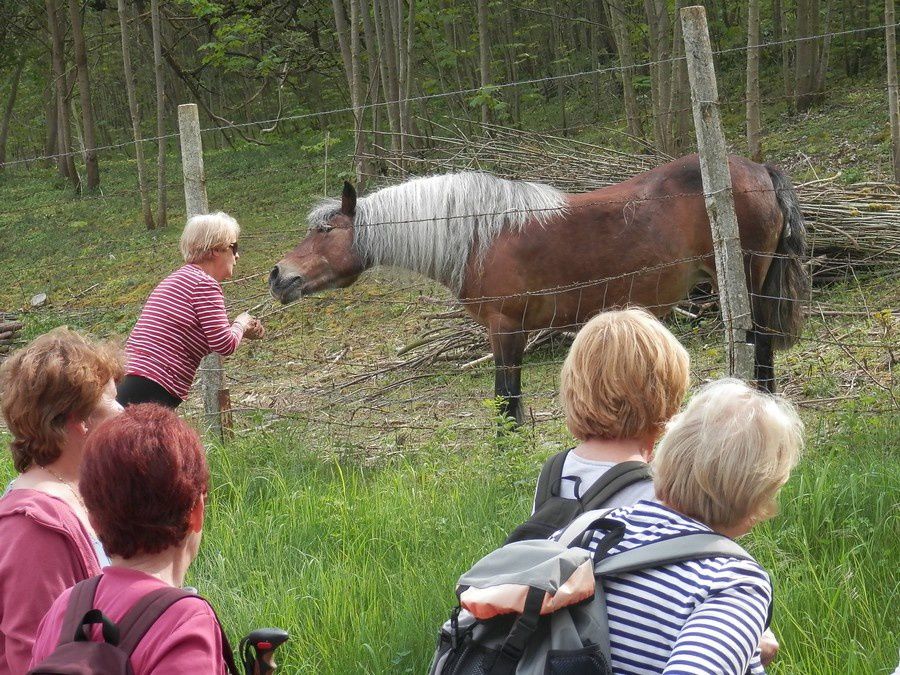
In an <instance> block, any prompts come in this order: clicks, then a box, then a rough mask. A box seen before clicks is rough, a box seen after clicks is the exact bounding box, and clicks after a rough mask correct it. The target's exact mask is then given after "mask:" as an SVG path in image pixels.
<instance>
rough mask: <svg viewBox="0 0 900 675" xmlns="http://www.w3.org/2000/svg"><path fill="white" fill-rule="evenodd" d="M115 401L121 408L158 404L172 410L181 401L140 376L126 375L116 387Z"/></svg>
mask: <svg viewBox="0 0 900 675" xmlns="http://www.w3.org/2000/svg"><path fill="white" fill-rule="evenodd" d="M116 400H117V401H118V402H119V405H121V406H122V407H123V408H127V407H128V406H130V405H133V404H135V403H159V404H160V405H164V406H166V407H167V408H172V409H173V410H174V409H175V408H177V407H178V406H180V405H181V399H180V398H178V397H177V396H172V394H170V393H169V392H168V391H166V390H165V388H164V387H162V386H161V385H159V384H157V383H156V382H154V381H153V380H148V379H147V378H146V377H141V376H140V375H126V376H125V377H123V378H122V381H121V382H119V384H118V385H117V386H116Z"/></svg>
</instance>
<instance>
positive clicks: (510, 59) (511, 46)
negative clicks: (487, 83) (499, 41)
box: [503, 3, 522, 126]
mask: <svg viewBox="0 0 900 675" xmlns="http://www.w3.org/2000/svg"><path fill="white" fill-rule="evenodd" d="M503 23H504V26H503V29H504V31H505V37H506V45H504V50H503V53H504V57H505V59H506V81H507V82H516V81H518V79H519V74H518V67H517V65H516V50H515V41H516V40H515V34H514V33H513V28H514V26H516V25H517V23H518V22H517V21H516V13H515V7H514V6H513V4H512V3H510V4H508V5H507V7H506V21H504V22H503ZM508 92H509V94H508V95H509V99H510V106H509V112H510V116H511V117H512V123H513V126H519V124H520V123H521V121H522V120H521V116H520V114H519V100H520V96H521V93H520V91H519V87H509V89H508Z"/></svg>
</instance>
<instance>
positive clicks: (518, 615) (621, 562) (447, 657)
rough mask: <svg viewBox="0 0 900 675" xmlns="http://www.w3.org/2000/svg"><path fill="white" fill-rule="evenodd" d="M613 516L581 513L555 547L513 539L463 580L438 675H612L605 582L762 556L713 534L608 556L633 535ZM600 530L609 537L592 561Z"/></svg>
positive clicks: (435, 666) (444, 632)
mask: <svg viewBox="0 0 900 675" xmlns="http://www.w3.org/2000/svg"><path fill="white" fill-rule="evenodd" d="M611 510H612V509H606V510H598V511H589V512H587V513H584V514H582V515H581V516H579V517H578V518H577V519H576V520H574V521H573V522H572V523H571V524H570V525H569V526H568V527H567V528H566V529H565V530H564V531H563V533H562V535H561V536H560V537H559V538H558V540H556V541H550V540H546V539H545V540H526V541H517V542H513V543H511V544H506V545H505V546H503V547H501V548H498V549H496V550H495V551H493V552H492V553H490V554H488V555H487V556H485V557H484V558H482V559H481V560H479V561H478V562H477V563H475V566H474V567H472V569H470V570H469V571H468V572H466V573H465V574H463V575H462V576H461V577H460V578H459V582H458V585H457V589H456V593H457V596H458V598H459V606H458V607H457V608H455V609H454V610H453V612H452V614H451V616H450V620H449V621H447V622H446V623H445V624H444V625H443V627H442V629H441V632H440V636H439V637H438V645H437V650H436V652H435V655H434V658H433V660H432V664H431V669H430V671H429V672H430V675H513V674H515V675H612V668H611V666H610V646H609V626H608V623H607V614H606V599H605V597H604V593H603V585H602V584H601V583H600V578H601V577H603V576H607V575H610V576H611V575H617V574H623V573H625V572H633V571H635V570H641V569H649V568H653V567H661V566H663V565H668V564H671V563H676V562H682V561H686V560H702V559H705V558H713V557H717V556H728V557H732V558H740V559H746V560H753V558H752V557H751V556H750V555H749V554H748V553H747V552H746V551H745V550H744V549H743V548H741V547H740V546H739V545H738V544H736V543H734V542H733V541H732V540H730V539H728V538H727V537H724V536H722V535H719V534H714V533H697V534H686V535H682V536H676V537H673V538H671V539H666V540H665V541H660V542H654V543H652V544H646V545H644V546H640V547H639V548H635V549H631V550H629V551H624V552H622V553H617V554H614V555H610V556H607V555H606V553H607V551H609V550H610V549H611V548H612V547H613V546H615V545H616V544H617V543H618V542H619V541H621V539H622V537H623V535H624V532H625V526H624V525H623V524H622V523H620V522H618V521H615V520H612V519H610V518H607V517H606V516H607V514H608V513H609V512H610V511H611ZM595 531H602V532H604V533H605V534H604V536H603V539H602V540H601V541H600V542H599V545H598V547H597V550H596V551H595V553H594V555H593V556H592V554H591V552H590V551H589V550H588V549H587V545H588V544H589V543H590V541H591V539H592V537H593V534H594V532H595ZM595 560H596V561H599V562H594V561H595ZM464 608H465V609H464ZM470 610H471V611H470Z"/></svg>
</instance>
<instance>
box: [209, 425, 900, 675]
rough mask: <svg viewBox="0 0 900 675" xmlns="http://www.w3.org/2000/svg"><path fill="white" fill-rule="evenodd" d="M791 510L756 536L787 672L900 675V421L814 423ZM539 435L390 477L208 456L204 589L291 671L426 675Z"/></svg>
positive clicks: (389, 472)
mask: <svg viewBox="0 0 900 675" xmlns="http://www.w3.org/2000/svg"><path fill="white" fill-rule="evenodd" d="M810 436H811V438H812V441H811V443H810V446H809V448H808V450H807V453H806V455H805V457H804V460H803V462H802V463H801V465H800V466H799V467H798V469H797V470H796V472H795V474H794V476H793V477H792V479H791V481H790V482H789V484H788V485H787V486H786V488H785V489H784V491H783V492H782V496H781V504H782V509H781V513H780V515H778V516H777V517H776V518H775V519H774V520H772V521H770V522H769V523H767V524H765V525H762V526H760V527H758V528H757V530H755V531H754V532H753V533H751V535H750V536H749V537H748V538H747V541H746V542H745V543H746V544H747V546H748V548H749V549H750V550H751V551H752V552H753V553H754V554H755V555H756V556H757V557H758V558H759V561H760V562H761V563H762V564H763V565H764V566H765V567H766V568H767V569H768V570H770V572H771V574H772V577H773V581H774V585H775V589H776V591H775V597H776V605H775V611H774V620H773V627H774V630H775V631H776V633H777V634H778V636H779V638H780V640H781V642H782V650H781V654H780V656H779V659H778V661H777V662H776V665H775V666H773V668H772V670H771V672H774V673H804V674H807V673H809V674H822V675H825V674H838V673H860V674H862V673H877V672H890V669H892V668H893V666H894V665H896V659H897V648H898V647H900V613H898V611H897V608H898V607H900V589H898V585H900V577H898V574H897V572H898V569H900V545H898V541H900V508H898V499H897V497H898V488H900V456H898V441H900V433H898V424H897V422H896V420H893V419H891V418H890V417H887V416H881V417H869V418H864V417H859V416H854V415H843V416H839V417H829V418H827V419H824V420H822V421H821V422H820V424H819V426H818V428H811V429H810ZM539 444H540V442H539V440H538V439H536V438H533V437H529V436H527V435H526V436H525V437H523V438H521V439H520V440H517V441H514V442H512V443H508V444H506V445H505V446H503V447H500V446H498V445H497V443H496V442H494V441H493V440H488V441H485V442H484V443H483V444H482V445H480V446H478V447H468V448H459V447H455V444H454V442H453V440H452V437H448V438H447V439H446V442H444V439H441V438H437V439H436V440H435V442H434V443H433V444H431V445H430V446H428V447H425V448H421V449H420V450H419V451H418V453H417V454H415V455H413V456H410V457H408V458H407V459H403V460H400V461H397V462H394V463H390V464H386V465H381V466H379V467H377V468H363V467H361V466H359V465H342V464H340V463H337V462H335V461H328V460H322V459H319V458H317V457H316V453H317V452H319V451H320V450H321V449H322V448H325V447H327V446H328V441H327V439H321V440H320V442H319V443H316V444H315V445H314V446H313V447H311V446H309V445H305V444H302V443H299V442H298V441H297V439H296V437H292V436H290V435H286V436H280V435H275V436H269V437H265V438H258V439H252V440H248V441H243V442H239V443H235V444H232V445H229V446H227V447H215V448H213V449H212V450H211V455H210V457H211V464H212V469H213V477H214V479H213V484H214V489H213V491H212V495H211V500H210V508H209V517H208V523H207V528H206V532H205V535H204V536H205V539H204V544H203V547H202V551H201V555H200V558H199V559H198V561H197V562H196V563H195V565H194V567H193V568H192V573H191V577H192V578H191V581H192V582H193V583H194V584H195V585H197V586H198V587H200V588H201V589H202V591H203V592H204V593H206V594H207V595H208V596H209V597H210V598H212V599H213V601H214V602H215V604H216V607H217V608H218V609H219V613H220V615H221V616H222V617H223V620H224V621H225V622H226V623H227V624H228V627H229V630H230V631H231V633H232V634H233V635H235V636H237V635H239V634H241V633H243V632H245V631H247V630H249V629H251V628H252V627H254V626H257V625H261V624H274V625H278V626H281V627H283V628H286V629H287V630H289V631H290V632H291V634H292V636H293V637H292V640H291V642H290V643H289V644H288V645H287V646H286V648H285V649H284V653H283V654H282V655H281V659H282V661H283V663H284V669H285V672H317V673H334V674H338V673H407V672H411V673H420V672H423V671H424V670H425V669H426V667H427V664H428V661H429V658H430V655H431V651H432V649H433V645H434V638H435V635H436V631H437V629H438V627H439V625H440V623H441V622H442V621H443V620H444V619H445V618H446V616H447V613H448V611H449V610H450V608H451V606H452V604H453V599H454V596H453V587H454V582H455V580H456V578H457V577H458V576H459V574H460V573H461V572H463V571H465V570H466V569H467V568H468V567H469V566H470V565H471V564H472V563H473V562H474V561H475V560H476V559H478V558H479V557H480V556H481V555H483V554H485V553H486V552H488V551H489V550H491V549H492V548H493V547H495V546H497V545H498V544H499V543H500V542H501V541H502V539H503V537H504V534H505V533H506V532H507V531H508V530H509V528H510V527H512V526H513V525H515V524H517V523H518V522H519V521H520V520H521V519H522V518H524V517H525V516H526V514H527V511H528V508H529V505H530V499H531V493H532V490H533V483H532V481H533V480H534V477H535V474H536V472H537V468H538V462H539V460H540V458H541V457H542V456H543V455H545V454H546V453H547V448H546V446H545V445H541V448H542V449H539Z"/></svg>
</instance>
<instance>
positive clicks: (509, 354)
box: [491, 326, 528, 425]
mask: <svg viewBox="0 0 900 675" xmlns="http://www.w3.org/2000/svg"><path fill="white" fill-rule="evenodd" d="M527 337H528V333H527V331H524V330H522V329H521V328H512V327H510V326H495V327H491V349H492V350H493V352H494V395H495V396H497V397H499V398H500V400H501V402H500V414H501V415H502V416H503V417H507V418H510V419H513V420H515V422H516V424H517V425H520V424H522V423H523V422H524V421H525V415H524V412H523V410H522V356H523V355H524V353H525V340H526V338H527Z"/></svg>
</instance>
